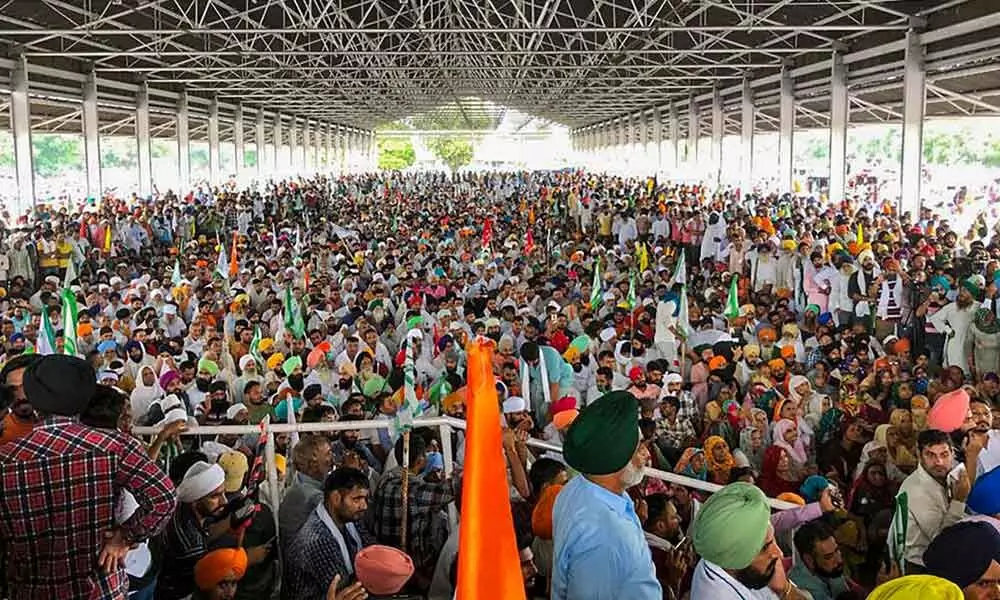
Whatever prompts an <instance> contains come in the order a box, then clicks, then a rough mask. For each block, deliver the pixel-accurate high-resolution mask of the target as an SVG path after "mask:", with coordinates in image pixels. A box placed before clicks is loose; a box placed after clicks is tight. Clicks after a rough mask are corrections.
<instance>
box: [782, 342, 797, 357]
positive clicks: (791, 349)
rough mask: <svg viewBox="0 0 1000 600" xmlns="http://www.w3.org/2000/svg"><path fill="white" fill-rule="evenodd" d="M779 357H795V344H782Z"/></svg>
mask: <svg viewBox="0 0 1000 600" xmlns="http://www.w3.org/2000/svg"><path fill="white" fill-rule="evenodd" d="M781 358H787V359H792V358H795V346H792V345H788V346H782V347H781Z"/></svg>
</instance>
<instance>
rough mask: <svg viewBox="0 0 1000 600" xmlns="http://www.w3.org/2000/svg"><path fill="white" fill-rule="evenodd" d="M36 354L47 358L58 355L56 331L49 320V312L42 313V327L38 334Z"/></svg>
mask: <svg viewBox="0 0 1000 600" xmlns="http://www.w3.org/2000/svg"><path fill="white" fill-rule="evenodd" d="M35 353H36V354H41V355H42V356H46V355H49V354H55V353H56V330H55V329H54V328H53V327H52V321H50V320H49V311H48V310H43V311H42V327H41V331H39V332H38V344H37V345H36V346H35Z"/></svg>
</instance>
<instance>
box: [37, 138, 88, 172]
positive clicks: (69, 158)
mask: <svg viewBox="0 0 1000 600" xmlns="http://www.w3.org/2000/svg"><path fill="white" fill-rule="evenodd" d="M81 146H82V141H81V139H80V138H79V137H75V136H68V135H59V134H53V133H36V134H35V135H33V136H31V152H32V154H33V155H34V161H35V173H37V174H39V175H41V176H42V177H52V176H53V175H58V174H59V173H62V172H63V171H66V170H70V169H79V168H80V166H81V163H82V162H83V150H82V148H81Z"/></svg>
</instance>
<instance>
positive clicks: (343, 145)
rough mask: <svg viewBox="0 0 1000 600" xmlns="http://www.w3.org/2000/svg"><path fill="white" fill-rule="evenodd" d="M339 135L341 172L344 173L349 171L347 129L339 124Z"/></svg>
mask: <svg viewBox="0 0 1000 600" xmlns="http://www.w3.org/2000/svg"><path fill="white" fill-rule="evenodd" d="M337 132H338V137H339V138H340V153H339V158H340V174H341V175H343V174H344V173H347V168H348V156H347V129H346V128H344V127H342V126H340V125H338V126H337Z"/></svg>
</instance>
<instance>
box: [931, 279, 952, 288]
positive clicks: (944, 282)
mask: <svg viewBox="0 0 1000 600" xmlns="http://www.w3.org/2000/svg"><path fill="white" fill-rule="evenodd" d="M930 285H931V287H932V288H936V287H939V288H941V289H943V290H944V291H948V290H950V289H951V282H950V281H948V278H947V277H945V276H944V275H935V276H934V277H931V281H930Z"/></svg>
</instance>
